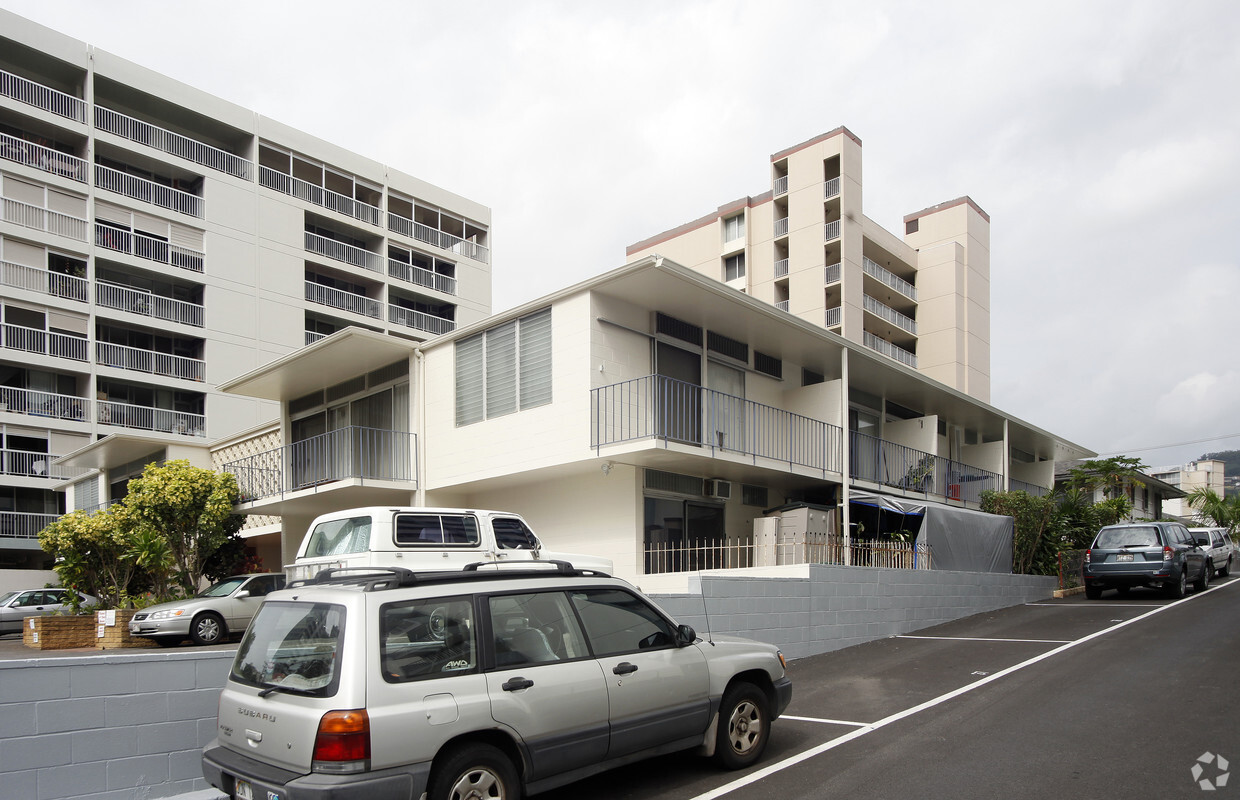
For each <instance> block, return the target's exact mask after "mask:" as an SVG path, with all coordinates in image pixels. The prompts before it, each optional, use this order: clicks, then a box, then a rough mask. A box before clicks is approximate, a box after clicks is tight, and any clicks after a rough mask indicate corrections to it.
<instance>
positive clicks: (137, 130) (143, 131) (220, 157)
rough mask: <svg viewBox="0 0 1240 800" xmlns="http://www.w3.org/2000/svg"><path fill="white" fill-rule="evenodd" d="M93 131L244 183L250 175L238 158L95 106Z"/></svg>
mask: <svg viewBox="0 0 1240 800" xmlns="http://www.w3.org/2000/svg"><path fill="white" fill-rule="evenodd" d="M95 127H96V128H98V129H99V130H102V131H107V132H108V133H114V134H116V135H117V136H120V137H123V138H125V139H129V140H130V141H133V142H138V143H139V144H144V145H147V146H148V147H153V148H155V149H156V150H162V151H163V152H165V153H171V154H172V155H174V156H180V157H181V158H184V159H185V160H187V161H193V162H194V163H195V164H201V165H203V166H204V167H210V168H211V169H214V170H218V171H220V172H226V173H228V174H229V175H233V176H236V177H238V178H243V179H245V180H247V181H248V180H250V176H251V175H252V174H253V169H254V165H253V164H252V163H251V162H250V161H248V160H246V159H244V158H242V157H241V156H236V155H233V154H232V153H229V152H227V151H224V150H221V149H219V148H218V147H212V146H211V145H209V144H203V143H202V142H199V141H197V140H195V139H191V138H189V137H188V136H182V135H181V134H179V133H173V132H172V131H169V130H165V129H163V128H160V127H157V126H155V125H152V124H150V123H149V122H143V121H142V120H140V119H134V118H133V117H130V116H126V115H125V114H122V113H120V112H119V111H113V110H111V109H109V108H102V107H100V106H95Z"/></svg>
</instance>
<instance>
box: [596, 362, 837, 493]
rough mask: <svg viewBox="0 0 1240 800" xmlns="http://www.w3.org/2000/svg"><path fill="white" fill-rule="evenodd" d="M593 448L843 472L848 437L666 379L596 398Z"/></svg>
mask: <svg viewBox="0 0 1240 800" xmlns="http://www.w3.org/2000/svg"><path fill="white" fill-rule="evenodd" d="M590 409H591V414H592V418H591V430H590V446H591V447H593V448H595V449H596V450H597V449H598V448H600V447H603V446H605V445H610V444H619V443H621V442H630V441H636V440H639V439H658V440H662V441H663V443H664V446H665V447H666V446H667V445H668V443H677V444H685V445H691V446H695V447H702V448H703V449H704V450H707V451H709V452H710V454H711V455H712V456H713V455H714V454H715V453H716V452H721V453H735V454H739V455H743V456H747V457H750V458H752V459H753V460H754V463H757V459H759V458H765V459H770V460H772V461H780V462H785V463H787V464H789V465H792V466H801V467H809V468H812V469H818V470H822V471H824V472H840V471H841V468H842V465H843V459H842V456H841V453H842V443H843V439H842V435H843V434H842V431H841V430H840V428H839V427H837V426H835V425H831V424H829V423H826V422H822V421H821V420H816V419H812V418H810V417H804V416H801V415H800V414H793V413H792V412H789V411H784V410H783V409H779V408H774V407H772V406H767V405H763V404H761V403H755V402H754V401H752V400H746V399H744V398H743V397H735V396H733V395H728V394H724V393H723V392H718V391H715V390H713V389H706V388H704V387H702V386H696V385H694V384H691V383H685V382H684V381H678V380H673V379H672V378H667V377H664V376H662V375H647V376H645V377H642V378H634V379H633V380H629V381H625V382H623V383H615V384H611V385H609V386H602V387H599V388H597V389H592V390H591V391H590Z"/></svg>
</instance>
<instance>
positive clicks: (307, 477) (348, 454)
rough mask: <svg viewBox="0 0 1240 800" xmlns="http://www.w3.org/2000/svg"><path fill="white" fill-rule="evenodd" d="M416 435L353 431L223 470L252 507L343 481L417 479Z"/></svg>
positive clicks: (322, 436) (280, 449)
mask: <svg viewBox="0 0 1240 800" xmlns="http://www.w3.org/2000/svg"><path fill="white" fill-rule="evenodd" d="M417 458H418V448H417V436H416V435H414V434H412V433H404V432H401V431H389V430H380V429H378V428H363V427H358V426H350V427H347V428H341V429H339V430H335V431H330V432H329V433H324V434H320V435H318V436H313V437H311V438H309V439H304V440H302V441H300V442H294V443H292V444H287V445H284V446H282V447H277V448H276V449H274V450H267V451H265V452H262V453H256V454H255V455H252V456H247V457H246V458H243V459H240V460H238V461H233V462H230V463H227V464H225V465H224V471H225V472H231V473H232V474H234V475H236V476H237V487H238V489H240V491H241V502H243V503H248V502H253V501H255V500H262V499H264V498H268V497H277V496H279V495H283V494H286V493H288V492H295V491H298V490H301V489H309V488H312V487H320V486H322V485H323V484H327V483H332V482H335V481H342V480H381V481H407V482H409V483H410V485H411V488H412V485H413V482H414V481H416V479H417Z"/></svg>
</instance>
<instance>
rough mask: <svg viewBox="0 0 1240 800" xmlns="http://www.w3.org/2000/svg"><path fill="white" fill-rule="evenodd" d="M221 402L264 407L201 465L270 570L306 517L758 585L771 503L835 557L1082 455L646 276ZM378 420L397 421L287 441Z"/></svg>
mask: <svg viewBox="0 0 1240 800" xmlns="http://www.w3.org/2000/svg"><path fill="white" fill-rule="evenodd" d="M221 388H222V390H223V391H225V392H228V393H230V394H237V395H241V396H245V397H251V398H257V399H260V400H265V401H270V402H272V403H278V404H279V408H280V409H281V412H280V419H279V420H278V422H277V423H276V424H274V425H273V426H272V427H271V428H270V429H269V430H266V431H261V432H255V435H254V436H253V437H251V440H250V441H242V440H241V439H240V438H239V439H238V440H237V441H234V442H230V443H227V444H226V447H224V448H220V449H218V450H217V453H216V454H215V458H216V460H217V462H220V463H221V464H222V468H223V469H225V470H228V471H230V472H233V473H234V474H236V475H237V478H238V482H239V484H240V486H241V490H242V494H243V498H244V502H243V503H242V505H241V506H240V509H241V510H242V511H245V512H247V513H252V514H261V515H279V516H280V517H281V518H282V520H283V529H282V531H281V532H280V533H276V532H275V531H272V532H271V533H267V534H263V535H261V536H256V537H255V538H254V540H253V542H254V544H255V545H256V546H258V547H259V548H260V552H263V553H265V554H270V556H268V555H265V556H264V558H269V557H274V556H275V553H276V552H278V553H279V554H280V555H279V557H280V558H281V559H282V561H283V563H290V561H291V559H292V558H293V556H294V554H295V551H296V548H297V545H298V544H299V543H300V541H301V539H302V537H303V536H304V534H305V532H306V529H307V526H308V525H309V522H310V520H311V519H312V518H313V517H314V516H315V515H317V514H319V513H323V512H324V511H328V510H335V509H341V508H349V507H353V506H362V505H391V506H399V505H441V506H464V507H474V508H498V509H504V510H510V511H516V512H518V513H520V514H522V515H523V516H525V518H526V519H527V520H528V521H529V522H530V523H531V524H532V525H533V527H534V528H535V530H536V531H538V533H539V535H540V536H541V537H542V538H543V539H544V541H545V542H546V543H547V544H548V546H549V547H550V548H551V549H554V550H559V551H566V552H589V553H592V554H596V555H602V556H606V557H609V558H611V559H612V560H613V561H614V563H615V565H616V570H617V572H618V573H619V574H621V575H623V576H626V577H629V578H633V579H635V578H639V577H640V578H641V580H642V585H643V586H644V587H650V586H655V585H661V584H659V581H658V579H656V578H653V577H652V576H654V575H666V574H669V573H675V574H678V575H680V576H681V577H683V575H684V570H686V569H689V568H690V567H692V566H742V567H750V566H758V565H759V563H760V559H759V560H757V561H755V560H754V559H755V558H756V556H754V555H753V554H754V553H755V552H756V550H755V547H754V544H755V531H754V529H755V525H756V524H757V520H758V519H759V518H761V517H764V516H765V512H768V511H769V510H770V509H772V508H774V507H779V506H781V505H784V504H787V503H796V504H802V505H804V506H806V507H812V508H813V509H815V510H816V512H817V511H821V513H822V515H823V516H822V517H820V521H821V523H822V525H823V526H824V528H823V533H824V535H826V536H828V537H834V538H831V542H832V543H834V544H835V545H839V544H841V543H843V544H844V547H845V548H846V547H847V537H849V536H858V535H860V534H861V532H862V531H861V529H860V528H859V527H858V526H857V524H856V521H857V519H859V518H860V517H861V516H862V515H866V514H870V515H871V517H868V518H871V519H879V522H878V526H880V527H868V528H867V530H868V532H869V533H868V534H867V535H871V536H872V535H874V534H878V533H882V532H883V529H881V526H886V525H889V523H887V522H884V521H882V519H881V518H879V517H878V512H877V510H876V506H881V507H882V508H891V509H896V508H897V507H898V504H899V503H901V502H905V501H914V500H915V501H918V502H922V503H925V502H929V503H931V504H937V505H938V506H946V507H950V508H954V509H976V508H977V505H978V498H979V496H980V494H981V492H982V491H983V490H985V489H1024V490H1027V491H1031V492H1044V491H1046V487H1050V486H1052V482H1053V479H1054V465H1055V462H1056V461H1057V460H1069V459H1074V458H1083V457H1087V456H1089V455H1092V454H1091V453H1090V452H1089V451H1087V450H1085V449H1084V448H1082V447H1080V446H1078V445H1074V444H1072V443H1071V442H1067V441H1065V440H1063V439H1061V438H1059V437H1056V436H1054V435H1053V434H1051V433H1048V432H1046V431H1044V430H1041V429H1039V428H1037V427H1035V426H1033V425H1030V424H1028V423H1026V422H1023V421H1021V420H1018V419H1016V418H1014V417H1012V416H1010V415H1008V414H1005V413H1003V412H1002V411H1000V410H998V409H996V408H993V407H991V406H989V405H988V404H986V403H983V402H981V401H980V400H978V399H976V398H974V397H970V396H968V395H966V394H965V393H963V392H960V391H958V390H956V389H953V388H951V387H948V386H944V385H943V384H941V383H939V382H937V381H934V380H931V379H929V378H927V377H926V376H925V375H922V374H920V373H918V372H916V371H914V370H912V369H909V368H908V367H905V366H904V365H902V364H899V363H897V362H895V361H893V360H891V359H889V358H887V357H885V356H883V355H880V354H878V353H876V352H874V351H873V350H872V349H870V348H867V347H864V346H863V345H859V344H857V343H854V342H851V341H849V340H847V339H844V338H842V337H840V336H838V335H837V334H835V333H832V332H830V331H828V330H826V329H825V328H823V327H822V326H820V325H817V324H814V323H810V322H807V321H806V320H803V319H801V318H799V317H797V316H795V315H791V314H787V313H784V312H782V311H779V310H777V309H776V308H774V307H773V306H771V305H770V304H769V303H766V302H763V301H760V300H757V299H755V298H753V297H750V296H747V295H745V294H742V293H739V292H736V291H733V290H732V289H729V288H728V287H726V286H724V285H723V284H721V283H719V282H717V281H715V280H714V279H713V278H708V277H706V276H704V275H702V274H701V273H700V272H698V271H695V270H691V269H689V268H686V267H682V266H679V265H676V264H674V263H672V262H671V261H670V260H665V259H662V258H656V257H647V258H643V259H639V260H638V261H636V262H634V263H631V264H629V265H626V266H624V267H621V268H619V269H616V270H613V271H611V272H609V273H605V274H603V275H600V276H598V277H596V278H593V279H590V280H587V281H585V282H583V283H580V284H577V285H575V286H572V287H568V288H566V289H564V290H562V291H559V292H556V293H554V294H552V295H549V296H547V297H544V298H541V299H539V300H535V301H532V302H530V303H526V304H524V305H522V306H520V307H518V308H515V309H511V310H509V311H506V312H503V313H500V314H497V315H494V316H492V317H490V318H487V319H485V320H481V321H478V322H476V323H474V324H472V325H469V326H463V327H461V328H458V329H457V330H455V331H453V332H451V333H449V334H445V335H444V336H440V337H437V338H435V339H432V340H429V341H427V342H424V343H421V344H414V343H411V342H403V341H400V340H397V339H395V338H393V337H383V336H379V335H376V334H373V333H370V332H366V331H361V330H346V331H342V332H339V333H336V334H334V335H332V336H330V337H328V338H326V339H324V340H322V341H320V342H317V343H315V344H314V345H311V346H310V347H307V348H305V349H303V350H300V351H297V352H293V353H290V354H288V355H286V356H284V357H282V358H280V359H277V360H275V361H273V362H272V363H270V364H268V365H265V366H263V367H260V368H258V369H256V370H254V371H252V372H250V373H248V374H246V375H242V376H240V377H238V378H236V379H235V380H233V381H230V382H228V383H227V384H225V385H224V386H222V387H221ZM376 406H378V407H388V406H390V407H392V408H394V409H396V410H397V415H398V416H400V415H404V419H401V420H399V422H398V424H397V426H396V429H395V430H394V431H389V432H385V431H376V430H374V429H372V428H370V427H362V426H360V425H356V424H355V425H354V426H353V427H349V428H342V429H340V430H339V431H337V432H333V433H331V434H320V435H318V436H315V437H309V438H307V437H306V436H303V435H300V434H299V433H298V432H299V431H301V430H302V429H303V426H302V425H301V420H302V419H304V418H309V417H314V416H317V415H322V414H328V415H331V414H337V413H339V414H345V413H347V414H349V415H350V418H351V419H355V418H356V415H357V414H358V413H359V412H360V413H363V414H364V413H367V411H366V410H367V409H370V408H373V407H376ZM406 431H407V432H408V433H406ZM264 437H268V438H264ZM263 441H266V442H269V443H275V442H278V441H283V442H286V443H285V444H280V445H275V444H273V445H272V446H270V447H267V448H266V449H263V448H262V447H261V442H263ZM256 443H258V444H256ZM225 450H226V451H227V453H225V452H224V451H225ZM228 453H231V454H232V455H228ZM901 513H903V512H901ZM260 539H261V540H262V541H259V540H260ZM824 541H826V540H824ZM669 549H670V555H669ZM844 558H847V556H844ZM781 563H782V562H781ZM851 563H855V562H851Z"/></svg>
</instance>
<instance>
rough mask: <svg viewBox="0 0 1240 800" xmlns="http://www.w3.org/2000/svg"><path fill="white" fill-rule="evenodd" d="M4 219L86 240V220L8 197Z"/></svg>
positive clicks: (5, 199) (5, 202) (80, 240)
mask: <svg viewBox="0 0 1240 800" xmlns="http://www.w3.org/2000/svg"><path fill="white" fill-rule="evenodd" d="M4 220H5V222H12V223H13V224H14V225H21V226H22V227H24V228H33V229H34V230H36V231H47V232H48V233H54V234H56V235H57V236H64V237H67V238H69V239H76V240H77V241H79V242H84V241H86V227H87V222H86V220H84V219H79V218H78V217H71V216H69V215H68V214H61V213H60V212H59V211H52V210H51V209H50V208H43V207H41V206H32V205H30V204H29V203H23V202H21V201H20V200H13V199H11V198H8V197H6V198H4Z"/></svg>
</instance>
